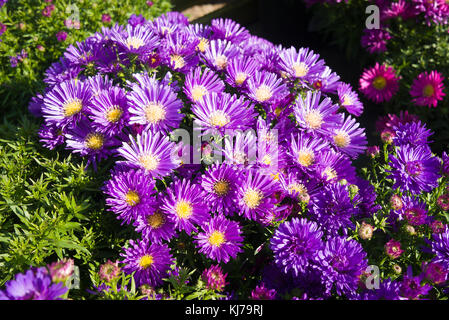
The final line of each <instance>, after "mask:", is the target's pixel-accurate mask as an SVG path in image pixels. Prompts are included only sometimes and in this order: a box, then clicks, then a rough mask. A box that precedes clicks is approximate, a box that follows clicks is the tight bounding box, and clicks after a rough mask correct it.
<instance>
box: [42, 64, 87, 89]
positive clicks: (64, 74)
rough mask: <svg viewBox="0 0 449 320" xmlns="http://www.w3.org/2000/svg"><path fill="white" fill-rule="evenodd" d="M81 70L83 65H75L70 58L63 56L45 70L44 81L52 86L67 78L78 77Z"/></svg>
mask: <svg viewBox="0 0 449 320" xmlns="http://www.w3.org/2000/svg"><path fill="white" fill-rule="evenodd" d="M81 70H82V68H81V67H79V66H73V65H72V63H70V61H69V60H68V59H66V58H64V57H61V58H60V59H59V61H57V62H54V63H52V64H51V65H50V67H49V68H48V69H47V70H46V71H45V78H44V82H45V83H46V84H47V85H49V86H50V87H51V88H52V87H54V86H56V85H59V84H60V83H62V82H64V81H65V80H71V79H76V78H77V77H78V75H79V73H80V72H81Z"/></svg>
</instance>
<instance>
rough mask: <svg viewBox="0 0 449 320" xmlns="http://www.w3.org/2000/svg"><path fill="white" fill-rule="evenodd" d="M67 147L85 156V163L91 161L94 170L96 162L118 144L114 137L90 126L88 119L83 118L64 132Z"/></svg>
mask: <svg viewBox="0 0 449 320" xmlns="http://www.w3.org/2000/svg"><path fill="white" fill-rule="evenodd" d="M65 138H66V144H67V149H69V150H73V151H72V152H74V153H79V154H80V155H81V156H82V157H85V156H87V157H88V162H87V165H89V164H90V163H92V165H93V167H94V170H96V168H97V162H99V161H101V160H102V159H106V158H107V157H108V156H110V155H112V154H113V153H115V147H117V146H118V145H120V141H118V140H117V139H116V138H115V137H108V136H106V135H104V134H103V133H101V132H99V131H98V130H96V129H95V128H93V127H92V125H91V123H90V122H89V121H86V120H83V121H82V122H80V123H78V124H77V126H75V127H73V128H68V129H67V132H66V133H65Z"/></svg>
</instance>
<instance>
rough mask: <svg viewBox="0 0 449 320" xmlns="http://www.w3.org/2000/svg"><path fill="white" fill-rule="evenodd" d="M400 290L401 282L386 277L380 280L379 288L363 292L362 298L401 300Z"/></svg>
mask: <svg viewBox="0 0 449 320" xmlns="http://www.w3.org/2000/svg"><path fill="white" fill-rule="evenodd" d="M399 290H400V283H399V282H397V281H393V280H391V279H385V280H383V281H381V282H380V285H379V288H373V289H367V290H365V291H364V292H362V294H361V296H360V300H401V297H400V296H399Z"/></svg>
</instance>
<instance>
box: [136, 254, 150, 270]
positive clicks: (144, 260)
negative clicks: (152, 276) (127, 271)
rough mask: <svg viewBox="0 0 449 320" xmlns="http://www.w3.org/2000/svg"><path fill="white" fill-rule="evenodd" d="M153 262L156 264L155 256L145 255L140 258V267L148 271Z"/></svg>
mask: <svg viewBox="0 0 449 320" xmlns="http://www.w3.org/2000/svg"><path fill="white" fill-rule="evenodd" d="M153 262H154V259H153V256H150V255H144V256H143V257H142V258H140V261H139V265H140V266H141V267H142V268H143V269H147V268H149V267H151V265H152V264H153Z"/></svg>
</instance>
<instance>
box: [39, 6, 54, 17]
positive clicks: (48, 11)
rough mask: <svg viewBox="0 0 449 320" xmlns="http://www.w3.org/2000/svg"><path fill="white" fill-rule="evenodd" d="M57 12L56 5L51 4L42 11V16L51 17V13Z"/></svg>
mask: <svg viewBox="0 0 449 320" xmlns="http://www.w3.org/2000/svg"><path fill="white" fill-rule="evenodd" d="M54 10H55V5H54V4H49V5H48V6H46V7H45V8H44V9H43V10H42V15H43V16H44V17H50V16H51V13H52V12H53V11H54Z"/></svg>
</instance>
